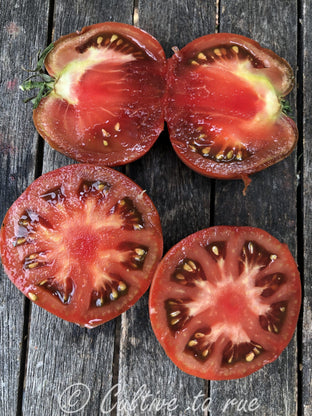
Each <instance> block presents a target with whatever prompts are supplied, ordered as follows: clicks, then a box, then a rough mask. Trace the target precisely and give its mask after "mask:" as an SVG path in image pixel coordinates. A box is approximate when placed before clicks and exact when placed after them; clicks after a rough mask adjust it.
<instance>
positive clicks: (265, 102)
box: [166, 33, 298, 179]
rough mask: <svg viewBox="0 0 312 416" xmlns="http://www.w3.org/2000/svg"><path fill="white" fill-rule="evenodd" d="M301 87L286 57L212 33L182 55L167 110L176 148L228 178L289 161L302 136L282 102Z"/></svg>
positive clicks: (171, 75) (201, 167)
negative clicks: (298, 139) (287, 159)
mask: <svg viewBox="0 0 312 416" xmlns="http://www.w3.org/2000/svg"><path fill="white" fill-rule="evenodd" d="M293 83H294V76H293V72H292V70H291V68H290V66H289V65H288V63H287V62H286V61H285V60H284V59H282V58H280V57H279V56H277V55H276V54H275V53H273V52H272V51H270V50H268V49H264V48H262V47H261V46H260V45H259V44H258V43H257V42H255V41H253V40H251V39H248V38H246V37H244V36H240V35H235V34H232V33H230V34H229V33H218V34H212V35H207V36H203V37H201V38H198V39H195V40H194V41H193V42H191V43H189V44H187V45H186V46H185V47H184V48H183V49H181V50H175V54H174V56H173V57H172V58H171V59H170V60H169V64H168V75H167V84H168V85H167V87H168V104H167V108H166V120H167V123H168V128H169V134H170V139H171V142H172V145H173V148H174V150H175V151H176V153H177V154H178V156H179V157H180V158H181V160H182V161H183V162H184V163H186V164H187V165H188V166H189V167H190V168H192V169H194V170H195V171H197V172H198V173H201V174H203V175H206V176H210V177H214V178H222V179H237V178H242V179H245V178H246V177H247V176H248V175H249V174H251V173H254V172H256V171H259V170H261V169H264V168H266V167H268V166H270V165H272V164H274V163H276V162H278V161H280V160H282V159H284V158H285V157H286V156H287V155H289V153H290V152H291V151H292V150H293V148H294V146H295V144H296V142H297V137H298V131H297V127H296V125H295V123H294V122H293V120H291V119H290V118H289V117H287V116H286V115H285V114H284V113H283V105H282V98H283V97H284V96H285V95H287V94H288V93H289V92H290V90H291V89H292V87H293Z"/></svg>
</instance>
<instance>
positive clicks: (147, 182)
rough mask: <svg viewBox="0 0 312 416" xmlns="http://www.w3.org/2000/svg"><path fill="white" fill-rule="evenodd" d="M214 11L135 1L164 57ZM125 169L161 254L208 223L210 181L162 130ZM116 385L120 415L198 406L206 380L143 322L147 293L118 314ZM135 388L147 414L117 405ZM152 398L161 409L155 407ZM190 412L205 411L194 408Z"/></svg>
mask: <svg viewBox="0 0 312 416" xmlns="http://www.w3.org/2000/svg"><path fill="white" fill-rule="evenodd" d="M215 10H216V6H215V4H214V2H203V1H198V0H196V1H189V0H183V1H181V0H179V1H178V0H174V1H168V2H163V1H152V2H151V1H146V0H140V1H139V9H138V13H139V16H138V17H139V19H138V24H139V27H140V28H142V29H144V30H146V31H148V32H149V33H151V34H152V35H153V36H155V37H156V39H157V40H158V41H159V42H160V43H161V45H162V46H163V48H164V50H165V52H166V55H167V57H169V56H171V55H172V51H171V47H172V46H178V47H179V48H182V47H183V46H184V45H185V44H187V43H188V42H190V41H191V40H193V39H194V38H196V37H199V36H201V35H204V34H206V33H209V32H213V31H214V30H215ZM126 172H127V174H128V175H129V176H130V177H131V178H133V179H134V180H135V181H136V182H137V183H138V184H139V185H140V186H142V187H143V188H144V189H146V190H147V193H148V195H149V196H150V197H151V198H152V200H153V201H154V203H155V205H156V207H157V209H158V211H159V214H160V217H161V220H162V226H163V233H164V243H165V248H164V250H165V252H166V251H167V250H168V249H169V248H170V247H171V246H173V245H174V244H175V243H177V242H178V241H179V240H181V239H182V238H183V237H186V236H187V235H188V234H191V233H193V232H195V231H197V230H199V229H201V228H205V227H207V226H209V223H210V193H211V186H210V185H211V181H210V180H209V179H207V178H204V177H202V176H200V175H197V174H196V173H194V172H192V171H191V170H190V169H188V168H187V167H186V166H185V165H183V164H182V162H180V160H179V159H178V157H177V156H176V155H175V153H174V152H173V150H172V148H171V145H170V142H169V138H168V135H167V133H166V132H164V133H163V134H162V135H161V136H160V137H159V139H158V141H157V142H156V144H155V145H154V147H153V148H152V149H151V150H150V152H149V153H148V154H146V155H145V156H144V157H143V158H142V159H140V160H139V161H137V162H135V163H133V164H130V165H129V166H127V170H126ZM129 322H131V325H129ZM119 389H120V391H121V392H122V394H121V396H120V397H118V402H117V405H118V406H119V408H118V412H117V414H118V415H120V416H123V415H125V414H127V415H136V416H138V415H146V414H151V415H152V414H153V415H156V414H157V415H166V416H167V415H175V416H176V415H187V414H190V415H191V414H195V413H194V412H193V410H192V406H193V405H194V406H195V407H197V405H199V404H200V405H201V404H202V403H203V401H204V400H205V398H206V397H207V383H206V382H205V381H203V380H201V379H196V378H195V377H191V376H189V375H187V374H185V373H183V372H182V371H180V370H179V369H178V368H177V367H175V366H174V364H173V363H172V362H171V361H170V360H169V358H168V357H167V356H166V354H165V353H164V351H163V350H162V348H161V346H160V345H159V344H158V342H157V340H156V338H155V336H154V334H153V331H152V329H151V327H150V324H149V317H148V296H147V295H146V296H144V297H143V298H142V299H141V300H140V301H139V302H138V303H137V304H136V305H135V306H134V307H133V308H131V310H130V311H129V312H127V313H126V314H124V315H123V317H122V326H121V345H120V363H119ZM140 389H145V392H146V393H149V394H150V396H149V397H148V398H147V399H146V402H145V404H148V405H151V408H147V410H149V412H148V411H147V410H146V408H144V401H143V397H141V398H140V400H138V401H136V402H134V403H133V408H129V409H128V412H127V413H125V412H124V409H123V407H122V404H123V403H125V402H130V403H132V401H133V400H134V399H135V398H136V394H137V392H140V391H141V390H140ZM197 396H198V397H199V396H200V398H199V399H198V402H197V401H196V397H197ZM153 400H155V401H154V402H153ZM158 402H162V403H163V407H161V408H158V409H157V408H156V403H158ZM194 403H195V404H194ZM170 406H172V407H171V408H170ZM196 414H198V415H200V414H205V413H204V410H199V411H198V413H196Z"/></svg>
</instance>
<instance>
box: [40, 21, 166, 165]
mask: <svg viewBox="0 0 312 416" xmlns="http://www.w3.org/2000/svg"><path fill="white" fill-rule="evenodd" d="M165 66H166V65H165V56H164V52H163V50H162V48H161V46H160V45H159V43H158V42H157V41H156V40H155V39H154V38H152V36H150V35H149V34H147V33H146V32H144V31H141V30H140V29H137V28H134V27H132V26H129V25H124V24H119V23H103V24H98V25H93V26H89V27H86V28H84V29H83V30H82V31H81V32H79V33H76V34H71V35H67V36H63V37H62V38H60V39H59V40H58V41H57V42H55V45H54V48H53V49H52V51H51V52H50V54H49V55H48V57H47V59H46V68H47V70H48V72H49V74H51V75H52V76H54V77H55V83H54V88H53V90H52V92H51V93H50V94H49V95H48V96H47V97H45V98H43V99H42V100H41V102H40V104H39V106H38V107H37V108H36V109H35V110H34V122H35V125H36V127H37V130H38V131H39V133H40V134H41V135H42V137H43V138H44V139H46V140H47V142H48V143H49V144H50V145H51V146H52V147H54V148H55V149H57V150H59V151H60V152H62V153H65V154H66V155H68V156H70V157H72V158H74V159H76V160H78V161H81V162H89V163H97V164H102V165H107V166H115V165H122V164H125V163H128V162H131V161H133V160H136V159H137V158H139V157H141V156H143V154H145V153H146V152H147V151H148V150H149V149H150V147H151V146H152V144H153V143H154V142H155V140H156V139H157V137H158V136H159V134H160V133H161V131H162V130H163V126H164V114H163V105H162V97H163V95H164V91H165V81H164V71H165ZM56 121H57V122H56Z"/></svg>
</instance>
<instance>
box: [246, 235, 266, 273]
mask: <svg viewBox="0 0 312 416" xmlns="http://www.w3.org/2000/svg"><path fill="white" fill-rule="evenodd" d="M270 256H271V253H269V252H268V251H267V250H266V249H265V248H264V247H262V246H261V245H260V244H258V243H256V242H255V241H246V242H245V243H244V245H243V247H242V251H241V255H240V260H239V271H240V273H242V272H243V271H244V270H245V269H252V268H256V269H258V270H262V269H264V268H266V267H267V266H268V265H269V264H270V263H271V261H272V260H271V258H270Z"/></svg>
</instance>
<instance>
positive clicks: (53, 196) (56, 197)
mask: <svg viewBox="0 0 312 416" xmlns="http://www.w3.org/2000/svg"><path fill="white" fill-rule="evenodd" d="M40 198H42V199H44V200H45V201H46V202H48V203H49V204H51V205H56V204H60V203H63V202H64V200H65V194H64V190H63V187H62V186H61V187H57V188H53V189H50V190H48V191H47V192H46V193H44V194H42V195H40Z"/></svg>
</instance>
